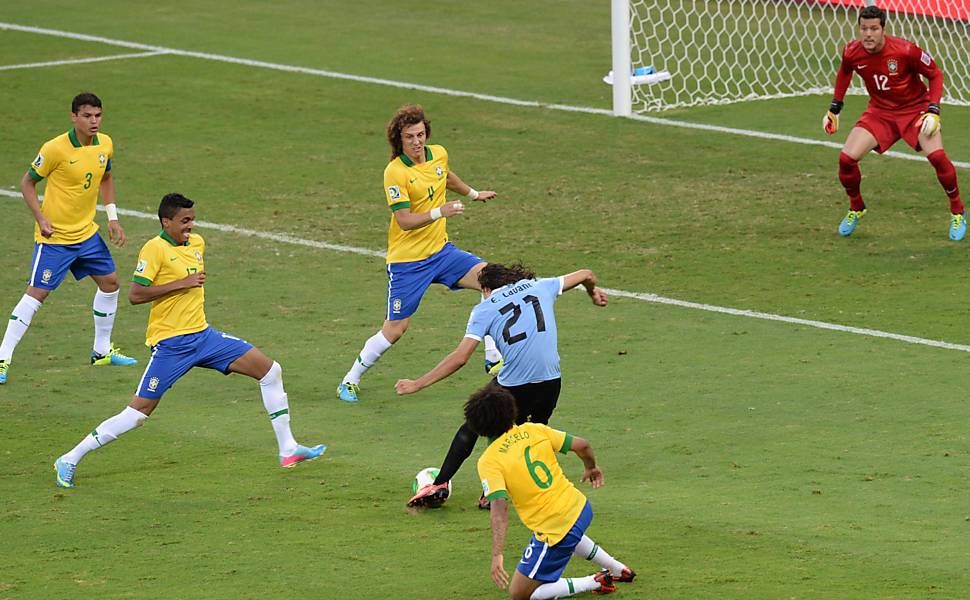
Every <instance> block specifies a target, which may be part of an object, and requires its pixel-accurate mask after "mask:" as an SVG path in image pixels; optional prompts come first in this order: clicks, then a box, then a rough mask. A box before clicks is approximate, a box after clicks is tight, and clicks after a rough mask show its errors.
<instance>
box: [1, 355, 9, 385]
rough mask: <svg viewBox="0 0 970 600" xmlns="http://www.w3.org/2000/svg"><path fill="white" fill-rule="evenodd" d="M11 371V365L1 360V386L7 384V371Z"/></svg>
mask: <svg viewBox="0 0 970 600" xmlns="http://www.w3.org/2000/svg"><path fill="white" fill-rule="evenodd" d="M9 370H10V363H9V362H7V361H5V360H0V384H4V383H7V371H9Z"/></svg>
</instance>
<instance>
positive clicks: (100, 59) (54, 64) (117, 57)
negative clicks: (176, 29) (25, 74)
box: [0, 50, 167, 71]
mask: <svg viewBox="0 0 970 600" xmlns="http://www.w3.org/2000/svg"><path fill="white" fill-rule="evenodd" d="M161 54H167V53H166V52H164V51H161V50H153V51H151V52H136V53H134V54H112V55H111V56H95V57H92V58H74V59H70V60H52V61H48V62H36V63H24V64H21V65H0V71H10V70H13V69H35V68H37V67H59V66H61V65H79V64H83V63H96V62H104V61H107V60H123V59H126V58H145V57H146V56H159V55H161Z"/></svg>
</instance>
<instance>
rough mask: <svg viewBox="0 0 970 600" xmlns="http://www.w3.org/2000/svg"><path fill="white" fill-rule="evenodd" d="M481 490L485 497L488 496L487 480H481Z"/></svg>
mask: <svg viewBox="0 0 970 600" xmlns="http://www.w3.org/2000/svg"><path fill="white" fill-rule="evenodd" d="M482 490H483V491H484V492H485V495H486V496H488V494H489V489H488V479H482Z"/></svg>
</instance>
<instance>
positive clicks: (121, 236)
mask: <svg viewBox="0 0 970 600" xmlns="http://www.w3.org/2000/svg"><path fill="white" fill-rule="evenodd" d="M101 205H102V206H104V209H105V212H107V213H108V237H109V238H110V239H111V241H112V243H114V244H115V245H116V246H119V247H121V246H124V245H125V242H127V241H128V238H126V237H125V230H124V229H122V227H121V223H119V222H118V212H117V210H118V209H117V208H111V209H109V208H108V207H109V206H115V180H114V177H112V176H111V171H108V172H107V173H105V174H104V177H102V178H101ZM111 217H114V219H112V218H111Z"/></svg>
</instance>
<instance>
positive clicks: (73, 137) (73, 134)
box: [67, 128, 101, 148]
mask: <svg viewBox="0 0 970 600" xmlns="http://www.w3.org/2000/svg"><path fill="white" fill-rule="evenodd" d="M67 137H68V138H69V139H70V140H71V145H72V146H74V147H75V148H81V147H82V146H81V142H80V141H79V140H78V139H77V132H75V131H74V128H71V130H70V131H69V132H67ZM91 145H92V146H99V145H101V143H100V142H98V134H94V137H92V138H91Z"/></svg>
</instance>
